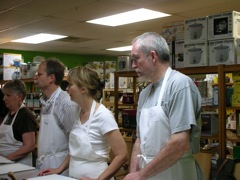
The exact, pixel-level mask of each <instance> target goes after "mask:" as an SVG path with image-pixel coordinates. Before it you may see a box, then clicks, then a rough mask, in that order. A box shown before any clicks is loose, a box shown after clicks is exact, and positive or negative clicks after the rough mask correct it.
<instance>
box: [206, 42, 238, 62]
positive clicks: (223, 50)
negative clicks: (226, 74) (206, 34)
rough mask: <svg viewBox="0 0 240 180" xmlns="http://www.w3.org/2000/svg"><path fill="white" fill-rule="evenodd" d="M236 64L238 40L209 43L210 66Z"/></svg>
mask: <svg viewBox="0 0 240 180" xmlns="http://www.w3.org/2000/svg"><path fill="white" fill-rule="evenodd" d="M218 64H227V65H230V64H236V39H222V40H215V41H209V65H210V66H216V65H218Z"/></svg>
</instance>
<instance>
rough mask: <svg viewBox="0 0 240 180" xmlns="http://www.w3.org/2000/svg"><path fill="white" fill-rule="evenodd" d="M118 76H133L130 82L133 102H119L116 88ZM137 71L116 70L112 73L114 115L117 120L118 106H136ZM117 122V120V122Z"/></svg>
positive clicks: (133, 107)
mask: <svg viewBox="0 0 240 180" xmlns="http://www.w3.org/2000/svg"><path fill="white" fill-rule="evenodd" d="M119 77H128V78H133V84H132V90H133V91H132V93H133V98H134V103H133V104H123V103H119V100H118V98H119V89H118V83H119ZM137 77H138V76H137V73H136V72H135V71H116V72H115V75H114V84H115V86H114V92H115V96H114V116H115V118H116V120H118V117H119V116H118V115H119V107H125V108H132V109H136V108H137V99H138V97H137V92H136V84H137ZM118 123H119V122H118Z"/></svg>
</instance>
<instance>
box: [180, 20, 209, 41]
mask: <svg viewBox="0 0 240 180" xmlns="http://www.w3.org/2000/svg"><path fill="white" fill-rule="evenodd" d="M207 30H208V17H201V18H196V19H189V20H186V21H185V22H184V41H185V42H186V43H193V42H199V41H207V40H208V35H207Z"/></svg>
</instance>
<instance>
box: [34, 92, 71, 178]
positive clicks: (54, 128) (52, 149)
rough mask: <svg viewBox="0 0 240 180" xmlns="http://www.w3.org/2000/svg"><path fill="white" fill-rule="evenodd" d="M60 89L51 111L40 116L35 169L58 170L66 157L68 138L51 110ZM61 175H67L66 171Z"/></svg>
mask: <svg viewBox="0 0 240 180" xmlns="http://www.w3.org/2000/svg"><path fill="white" fill-rule="evenodd" d="M60 92H61V89H59V90H58V91H57V92H56V95H55V97H54V98H55V99H54V103H53V105H52V109H51V111H50V112H49V113H48V114H41V121H40V131H39V138H38V159H37V162H36V163H37V168H38V169H39V170H43V169H46V168H58V167H59V166H60V165H61V164H62V162H63V161H64V160H65V158H66V157H67V155H68V152H69V151H68V136H67V135H66V134H65V133H64V132H63V130H62V129H61V128H60V127H59V125H58V122H57V120H56V119H55V117H54V114H53V110H54V106H55V102H56V99H57V97H58V96H59V94H60ZM62 175H66V176H67V175H68V170H66V171H64V172H63V173H62Z"/></svg>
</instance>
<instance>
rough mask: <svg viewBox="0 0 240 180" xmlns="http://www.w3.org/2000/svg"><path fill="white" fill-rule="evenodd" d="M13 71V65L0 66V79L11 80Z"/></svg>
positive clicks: (14, 69)
mask: <svg viewBox="0 0 240 180" xmlns="http://www.w3.org/2000/svg"><path fill="white" fill-rule="evenodd" d="M15 71H16V68H15V67H3V66H0V80H12V79H13V76H14V73H15Z"/></svg>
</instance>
